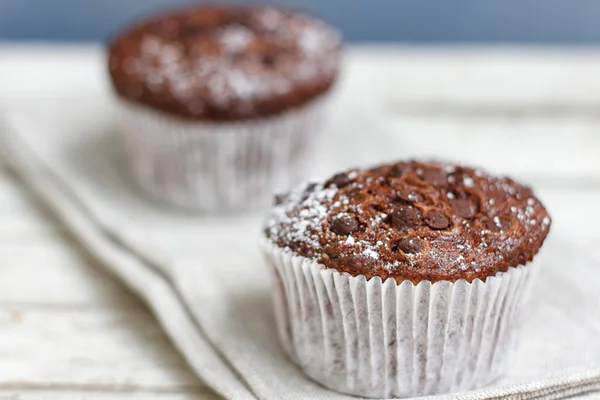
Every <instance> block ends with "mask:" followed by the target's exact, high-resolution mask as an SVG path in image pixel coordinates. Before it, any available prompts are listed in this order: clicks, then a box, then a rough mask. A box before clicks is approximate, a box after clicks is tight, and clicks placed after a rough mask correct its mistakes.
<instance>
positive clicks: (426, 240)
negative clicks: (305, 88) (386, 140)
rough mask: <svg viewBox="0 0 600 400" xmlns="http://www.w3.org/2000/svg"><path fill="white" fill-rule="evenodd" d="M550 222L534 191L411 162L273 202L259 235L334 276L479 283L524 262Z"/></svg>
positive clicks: (343, 176) (346, 176) (341, 177)
mask: <svg viewBox="0 0 600 400" xmlns="http://www.w3.org/2000/svg"><path fill="white" fill-rule="evenodd" d="M550 224H551V220H550V217H549V215H548V213H547V212H546V209H545V208H544V206H543V205H542V204H541V203H540V201H539V200H538V199H537V198H536V197H535V196H534V195H533V192H532V191H531V189H530V188H528V187H525V186H522V185H519V184H518V183H516V182H514V181H513V180H511V179H509V178H496V177H492V176H489V175H487V174H485V173H484V172H482V171H480V170H475V169H471V168H465V167H461V166H456V165H450V164H440V163H434V162H417V161H410V162H399V163H396V164H389V165H382V166H378V167H375V168H372V169H354V170H350V171H346V172H343V173H340V174H337V175H335V176H333V177H332V178H331V179H329V180H327V181H326V182H324V183H311V184H309V185H308V186H306V187H303V188H300V189H298V190H296V191H293V192H291V193H288V194H286V195H280V196H277V197H276V206H275V207H274V209H273V211H272V213H271V215H270V216H269V218H268V219H267V223H266V228H265V234H266V235H267V237H268V238H269V239H271V240H272V241H273V242H274V243H275V244H277V245H278V246H279V247H281V248H285V249H289V250H291V251H292V252H294V253H295V254H298V255H301V256H304V257H308V258H310V259H313V260H316V261H318V262H320V263H322V264H323V265H325V267H327V268H334V269H336V270H338V271H339V272H348V273H349V274H351V275H353V276H358V275H364V276H366V277H367V278H372V277H374V276H379V277H381V279H383V280H385V279H387V278H393V279H395V280H396V281H397V282H398V283H400V282H402V281H404V280H410V281H412V282H413V283H415V284H417V283H418V282H420V281H423V280H428V281H431V282H436V281H441V280H444V281H451V282H455V281H456V280H459V279H465V280H467V281H469V282H471V281H473V280H474V279H477V278H479V279H481V280H485V279H486V278H487V277H488V276H493V275H495V274H496V273H498V272H501V271H507V270H508V269H509V268H510V267H516V266H518V265H520V264H525V263H527V262H529V261H531V260H532V258H533V256H534V255H535V254H536V253H537V252H538V250H539V249H540V247H541V246H542V244H543V242H544V239H545V238H546V236H547V234H548V231H549V229H550Z"/></svg>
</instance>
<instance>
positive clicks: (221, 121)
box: [108, 5, 340, 210]
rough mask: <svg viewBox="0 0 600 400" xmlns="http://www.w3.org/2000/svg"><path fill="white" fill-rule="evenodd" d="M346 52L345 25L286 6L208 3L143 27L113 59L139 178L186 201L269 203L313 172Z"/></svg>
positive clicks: (129, 34)
mask: <svg viewBox="0 0 600 400" xmlns="http://www.w3.org/2000/svg"><path fill="white" fill-rule="evenodd" d="M339 61H340V40H339V36H338V34H337V33H336V32H335V31H334V30H333V29H331V28H330V27H328V26H327V25H326V24H325V23H323V22H321V21H320V20H318V19H316V18H314V17H311V16H308V15H305V14H302V13H296V12H291V11H288V10H284V9H281V8H276V7H269V6H258V5H254V6H242V5H237V6H236V5H212V6H208V5H205V6H197V7H195V8H191V9H188V10H182V11H178V12H173V13H169V14H164V15H162V16H159V17H156V18H152V19H149V20H147V21H143V22H141V23H139V24H137V25H135V26H133V27H132V28H131V29H129V30H127V31H125V32H123V33H122V34H120V35H119V36H117V38H116V39H115V40H114V41H113V42H112V44H111V45H110V49H109V61H108V62H109V71H110V77H111V81H112V85H113V88H114V90H115V92H116V94H117V97H118V98H119V99H120V100H121V106H122V107H121V108H122V109H123V112H124V114H125V123H124V129H122V131H123V136H124V139H125V140H124V142H125V149H126V150H128V158H129V159H131V165H132V170H133V175H134V177H135V178H136V180H137V181H138V183H140V184H141V186H142V187H143V188H144V189H146V190H147V191H149V192H151V193H152V194H154V195H156V196H158V197H159V198H162V199H163V200H166V201H168V202H170V203H174V204H178V205H182V206H186V207H193V208H200V209H204V210H212V209H225V210H226V209H239V208H246V207H248V206H252V204H253V203H257V204H261V203H264V200H265V199H267V198H268V197H269V195H270V193H271V191H272V189H274V188H275V187H278V186H279V187H282V185H283V187H289V185H290V184H291V183H292V182H293V181H294V180H296V179H297V176H296V175H298V174H300V173H301V170H302V167H303V164H304V163H305V162H306V157H307V156H308V155H309V154H310V148H311V144H312V143H313V142H314V136H315V135H316V134H317V133H318V131H319V125H320V120H321V119H322V114H323V108H324V105H325V103H326V99H327V97H328V96H327V94H328V93H329V92H330V89H331V88H332V86H333V84H334V82H335V80H336V76H337V74H338V66H339ZM165 164H166V165H165Z"/></svg>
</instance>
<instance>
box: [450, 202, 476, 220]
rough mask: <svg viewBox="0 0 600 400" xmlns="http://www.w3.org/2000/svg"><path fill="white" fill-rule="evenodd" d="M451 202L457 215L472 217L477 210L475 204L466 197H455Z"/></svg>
mask: <svg viewBox="0 0 600 400" xmlns="http://www.w3.org/2000/svg"><path fill="white" fill-rule="evenodd" d="M450 204H451V205H452V209H453V210H454V212H455V213H456V215H458V216H459V217H462V218H466V219H471V218H473V217H474V216H475V214H476V212H477V211H476V209H475V206H474V205H473V204H471V202H470V201H469V200H466V199H454V200H452V201H450Z"/></svg>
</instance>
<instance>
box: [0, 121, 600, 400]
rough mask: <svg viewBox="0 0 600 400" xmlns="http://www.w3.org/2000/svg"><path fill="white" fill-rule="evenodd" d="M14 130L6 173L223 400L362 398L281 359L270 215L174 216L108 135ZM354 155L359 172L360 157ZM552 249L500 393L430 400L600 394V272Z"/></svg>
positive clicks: (559, 247)
mask: <svg viewBox="0 0 600 400" xmlns="http://www.w3.org/2000/svg"><path fill="white" fill-rule="evenodd" d="M7 122H8V123H6V124H4V125H5V126H3V127H2V128H1V132H0V139H1V143H0V144H1V145H2V151H3V161H4V162H5V164H6V166H7V167H8V168H9V169H10V170H12V171H13V172H14V174H15V175H16V176H17V177H18V178H19V180H20V182H22V183H23V184H24V185H25V186H26V187H28V188H29V189H30V190H31V192H32V193H33V194H34V195H35V196H36V197H37V198H38V199H39V200H40V201H41V202H42V203H43V204H45V205H46V206H47V207H48V208H49V209H51V210H52V211H53V212H54V214H55V215H56V216H57V217H58V219H59V220H60V221H61V223H62V224H64V226H65V227H66V228H67V229H69V230H70V231H71V232H72V233H73V235H74V237H75V238H76V239H77V240H78V241H79V242H80V243H81V244H82V245H83V246H84V247H85V248H86V249H87V250H88V251H89V252H90V253H91V254H92V255H94V256H95V257H96V258H97V259H98V260H99V261H100V262H101V264H102V265H103V266H105V267H106V269H107V270H108V271H110V272H111V273H113V274H114V275H116V276H117V277H118V278H119V279H121V280H122V281H123V282H124V283H125V284H126V285H127V286H129V287H130V288H131V289H132V290H133V291H134V292H135V293H137V294H138V295H139V296H140V297H141V298H142V299H143V300H144V301H146V303H147V304H148V305H149V306H150V308H151V309H152V310H153V312H154V313H155V315H156V317H157V319H158V320H159V322H160V323H161V324H162V326H163V328H164V329H165V331H166V332H167V334H168V335H169V336H170V338H171V339H172V341H173V343H174V344H175V346H176V347H177V348H178V350H179V351H181V352H182V354H183V355H184V356H185V358H186V359H187V361H188V362H189V364H190V366H191V367H192V368H193V369H194V371H195V372H196V373H197V374H198V376H199V377H201V378H202V379H203V380H204V381H206V383H207V384H208V385H210V386H211V387H212V388H213V389H214V390H215V391H216V392H217V393H218V394H220V395H221V396H223V397H224V398H227V399H260V400H275V399H283V400H285V399H290V400H292V399H304V398H318V399H332V400H338V399H339V400H342V399H354V397H351V396H346V395H342V394H339V393H335V392H332V391H329V390H327V389H325V388H322V387H320V386H319V385H317V384H315V383H313V382H312V381H310V380H309V379H307V378H306V377H305V376H304V375H303V374H302V373H301V372H300V371H299V369H298V368H297V367H296V366H294V365H293V364H292V363H291V362H290V361H289V360H288V358H287V357H286V356H285V354H284V352H283V350H282V349H281V347H280V345H279V342H278V339H277V334H276V330H275V325H274V320H273V312H272V307H271V304H270V284H271V282H270V278H269V276H268V274H267V270H266V267H265V266H264V265H263V263H262V259H261V256H260V254H259V252H258V246H257V241H258V234H259V232H260V230H259V229H260V222H261V217H260V215H245V216H241V215H237V216H236V215H234V216H220V217H209V216H194V215H190V214H185V213H180V212H174V211H168V210H165V209H163V208H161V207H157V206H155V205H153V204H151V203H148V202H147V201H146V200H144V199H143V198H140V197H139V196H138V194H137V193H136V191H135V190H132V189H130V186H131V185H130V184H129V182H128V181H127V180H126V179H125V178H123V177H122V174H121V173H120V169H119V165H120V164H121V161H120V160H119V158H118V155H117V153H115V151H114V146H113V145H112V142H111V135H110V134H107V133H106V132H105V131H103V130H99V131H96V132H92V131H90V132H85V134H84V133H82V132H80V131H78V130H69V129H61V130H54V131H53V130H52V129H51V128H48V127H46V126H45V125H44V124H43V122H41V121H38V122H37V125H36V123H32V121H30V120H28V119H26V118H20V117H19V116H18V115H12V116H11V118H10V120H9V121H7ZM40 126H43V127H44V128H45V129H44V131H41V130H40V129H39V127H40ZM381 145H382V146H385V143H382V144H381ZM346 156H347V157H350V158H352V159H353V160H355V161H356V162H357V163H360V155H357V154H346ZM545 247H546V250H545V251H544V254H543V257H544V261H545V262H544V263H543V265H542V271H541V272H540V274H539V275H538V280H537V283H536V285H535V288H534V293H533V296H532V299H531V302H530V305H529V308H530V310H529V311H528V315H529V318H528V319H527V321H525V324H524V327H523V332H522V336H523V337H522V341H521V346H520V351H519V354H518V356H517V357H516V359H515V360H514V365H513V367H512V368H511V370H510V372H509V374H508V376H506V377H505V378H503V380H502V381H500V382H497V384H496V386H494V387H491V388H486V389H482V390H479V391H474V392H471V393H466V394H455V395H445V396H436V397H428V398H430V399H440V400H441V399H444V400H446V399H459V398H460V399H473V400H475V399H481V400H483V399H525V400H526V399H559V398H564V397H567V396H574V395H584V394H590V393H592V392H594V391H600V365H598V364H597V362H598V360H600V341H598V338H599V337H600V318H597V317H598V313H599V311H598V310H597V308H596V306H597V304H600V291H598V289H597V282H599V281H600V267H599V266H598V264H596V263H595V262H594V260H592V259H590V258H589V257H588V256H586V255H585V254H584V253H582V252H580V251H578V250H577V249H574V248H573V247H571V246H569V245H567V244H565V243H564V242H563V241H561V240H559V239H557V238H554V237H552V238H550V239H549V240H548V243H547V245H546V246H545Z"/></svg>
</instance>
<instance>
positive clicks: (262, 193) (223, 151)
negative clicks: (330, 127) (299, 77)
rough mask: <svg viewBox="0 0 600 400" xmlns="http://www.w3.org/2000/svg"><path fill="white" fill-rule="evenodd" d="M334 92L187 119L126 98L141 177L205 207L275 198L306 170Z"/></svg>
mask: <svg viewBox="0 0 600 400" xmlns="http://www.w3.org/2000/svg"><path fill="white" fill-rule="evenodd" d="M328 103H329V95H328V94H325V95H322V96H321V97H320V98H318V99H316V100H313V101H312V102H310V103H309V104H308V105H305V106H303V107H301V108H298V109H294V110H291V111H288V112H284V113H282V114H279V115H276V116H273V117H268V118H261V119H256V120H250V121H244V122H225V123H207V122H196V121H192V122H190V121H185V120H181V119H177V118H174V117H171V116H169V115H165V114H162V113H160V112H157V111H154V110H151V109H147V108H145V107H141V106H138V105H135V104H133V103H131V102H126V101H121V105H122V106H121V107H120V108H121V110H122V127H121V129H120V136H121V138H122V141H121V143H122V146H123V150H124V152H125V156H126V157H127V166H128V168H129V170H130V174H131V176H132V177H133V179H134V181H135V182H136V183H137V185H138V186H139V187H140V188H141V189H143V190H144V191H145V192H147V193H148V194H150V195H151V196H153V197H154V198H156V199H159V200H162V201H163V202H166V203H169V204H171V205H175V206H179V207H183V208H188V209H197V210H202V211H227V210H243V209H251V208H256V207H260V206H265V205H268V204H270V203H271V195H272V192H273V191H274V190H276V189H287V188H289V187H290V186H293V185H294V184H295V183H297V182H298V181H299V180H301V179H302V178H304V175H303V173H304V172H305V167H306V164H307V162H309V156H310V155H311V154H312V153H313V151H311V150H312V147H313V146H314V144H315V139H316V136H317V135H318V133H319V131H320V124H321V123H322V119H323V117H324V114H325V110H326V108H327V107H326V105H327V104H328Z"/></svg>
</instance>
